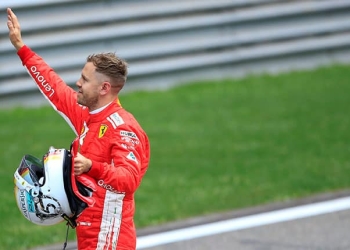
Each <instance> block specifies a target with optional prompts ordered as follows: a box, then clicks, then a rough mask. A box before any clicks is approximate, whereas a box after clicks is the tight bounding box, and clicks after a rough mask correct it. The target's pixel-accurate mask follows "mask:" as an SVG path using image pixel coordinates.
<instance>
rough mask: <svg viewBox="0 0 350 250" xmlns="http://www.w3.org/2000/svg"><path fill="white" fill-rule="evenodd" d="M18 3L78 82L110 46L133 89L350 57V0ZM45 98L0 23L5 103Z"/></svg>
mask: <svg viewBox="0 0 350 250" xmlns="http://www.w3.org/2000/svg"><path fill="white" fill-rule="evenodd" d="M38 1H39V0H38ZM11 2H12V1H11ZM47 2H48V1H47ZM2 5H3V3H2V4H1V6H2ZM14 10H15V11H16V14H17V15H18V17H19V19H20V21H21V24H22V30H23V38H24V40H25V42H26V44H28V45H29V46H30V47H32V48H33V49H34V50H35V51H36V52H38V53H39V54H40V55H42V56H43V57H44V58H45V59H46V60H47V61H48V62H49V64H50V65H51V66H52V67H53V68H54V69H55V70H56V71H57V72H58V73H60V75H61V76H62V78H63V79H64V80H65V81H66V82H67V83H68V84H70V85H72V86H73V85H74V84H75V81H76V80H77V79H78V78H79V76H80V71H81V68H82V66H83V65H84V63H85V58H86V56H87V55H89V54H91V53H96V52H102V51H115V52H117V53H118V54H119V55H120V56H122V57H124V58H125V59H126V60H127V61H128V62H129V66H130V67H129V72H130V74H129V79H128V83H127V86H126V87H125V92H126V91H132V90H135V89H155V88H157V89H158V88H168V87H170V86H173V85H175V84H181V83H186V82H188V81H194V80H202V79H216V78H225V77H241V76H244V75H246V74H249V73H263V72H270V73H277V72H281V71H289V70H293V69H304V68H314V67H317V66H321V65H328V64H332V63H348V62H349V60H350V56H349V55H350V54H349V52H350V0H336V1H335V0H318V1H311V0H310V1H307V0H294V1H285V0H216V1H212V0H192V1H185V0H182V1H167V0H162V1H161V0H138V1H137V0H135V1H127V0H124V1H111V0H110V1H107V0H106V1H92V0H84V1H68V0H66V1H57V2H56V1H50V2H49V4H48V3H46V4H41V3H39V2H37V4H34V1H32V5H28V6H24V7H18V6H17V7H15V8H14ZM1 11H2V13H4V15H1V17H0V21H1V22H2V23H3V24H5V23H6V11H5V8H4V9H3V10H1ZM33 98H34V99H33ZM28 100H30V102H29V101H28ZM43 102H44V99H43V98H42V97H40V96H39V95H38V91H37V89H36V87H35V85H34V84H33V82H32V80H31V79H30V78H29V76H28V75H27V73H26V71H25V70H24V68H23V67H22V65H21V63H20V62H19V60H18V58H17V56H16V54H15V51H14V49H13V48H12V46H11V44H10V42H9V41H8V38H7V27H6V25H0V107H6V106H8V105H13V104H18V103H25V104H28V103H30V104H31V105H37V104H41V103H43Z"/></svg>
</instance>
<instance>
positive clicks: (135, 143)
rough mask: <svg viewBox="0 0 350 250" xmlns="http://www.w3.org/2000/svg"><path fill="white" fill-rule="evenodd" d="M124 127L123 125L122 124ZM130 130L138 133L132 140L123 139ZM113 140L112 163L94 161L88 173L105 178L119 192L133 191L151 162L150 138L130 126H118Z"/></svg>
mask: <svg viewBox="0 0 350 250" xmlns="http://www.w3.org/2000/svg"><path fill="white" fill-rule="evenodd" d="M121 127H123V126H121ZM123 131H124V132H129V133H132V134H133V135H137V136H136V138H133V139H132V141H129V142H125V141H124V140H122V137H123V135H122V133H123ZM114 138H115V141H114V142H112V149H111V154H112V159H113V163H112V164H107V163H101V162H98V161H92V167H91V169H90V171H89V172H88V175H89V176H91V177H93V178H95V179H97V180H103V181H104V183H108V184H110V185H111V186H112V187H113V188H114V189H115V190H117V191H119V192H128V193H133V192H135V191H136V189H137V187H138V186H139V185H140V183H141V180H142V177H143V175H144V174H145V172H146V170H147V167H148V162H149V144H148V138H147V136H146V135H145V134H144V133H141V132H140V131H137V130H132V129H130V128H128V129H125V127H124V129H123V128H120V127H118V128H117V129H116V130H115V133H114Z"/></svg>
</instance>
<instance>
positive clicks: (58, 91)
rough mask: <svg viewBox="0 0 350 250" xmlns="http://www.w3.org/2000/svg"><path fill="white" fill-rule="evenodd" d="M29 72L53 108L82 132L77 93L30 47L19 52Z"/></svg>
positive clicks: (75, 128)
mask: <svg viewBox="0 0 350 250" xmlns="http://www.w3.org/2000/svg"><path fill="white" fill-rule="evenodd" d="M17 54H18V56H19V58H20V59H21V61H22V63H23V65H24V66H25V67H26V68H27V70H28V73H29V74H30V76H31V77H32V78H33V79H34V81H35V82H36V84H37V86H38V88H39V89H40V91H41V93H42V94H43V95H44V96H45V97H46V99H47V100H48V101H49V102H50V104H51V105H52V106H53V108H54V109H55V110H56V111H58V113H59V114H60V115H61V116H62V117H63V118H64V119H65V120H66V121H67V123H68V124H69V125H70V126H71V128H72V129H73V131H74V132H75V133H76V134H79V132H80V126H81V124H80V117H81V115H82V112H83V108H82V107H81V106H80V105H79V104H77V94H76V92H75V91H74V90H73V89H72V88H70V87H69V86H68V85H67V84H66V83H65V82H64V81H63V80H62V79H61V78H60V77H59V75H57V73H56V72H55V71H54V70H53V69H52V68H51V67H50V66H49V65H48V64H47V63H46V62H45V61H44V60H43V59H42V58H41V57H40V56H39V55H37V54H36V53H35V52H34V51H32V50H31V49H30V48H29V47H27V46H23V47H22V48H21V49H20V50H18V52H17Z"/></svg>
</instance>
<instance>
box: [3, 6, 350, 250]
mask: <svg viewBox="0 0 350 250" xmlns="http://www.w3.org/2000/svg"><path fill="white" fill-rule="evenodd" d="M7 7H11V8H12V9H13V10H14V12H15V14H16V15H17V16H18V18H19V21H20V23H21V28H22V36H23V39H24V41H25V43H26V44H27V45H28V46H30V47H31V48H32V49H33V50H34V51H35V52H37V53H38V54H40V55H41V56H42V57H43V58H44V59H45V60H46V61H47V62H48V63H49V64H50V65H51V67H52V68H54V69H55V71H56V72H57V73H58V74H60V76H61V77H62V78H63V80H64V81H65V82H66V83H67V84H69V85H70V86H72V87H73V88H74V85H75V82H76V80H77V79H78V78H79V77H80V74H81V69H82V67H83V65H84V64H85V61H86V57H87V56H88V55H89V54H93V53H98V52H109V51H112V52H116V53H117V54H118V55H119V56H120V57H123V58H124V59H126V60H127V62H128V63H129V78H128V81H127V84H126V86H125V89H124V90H123V93H121V97H120V99H121V102H122V104H123V106H124V107H125V108H126V109H127V110H129V111H131V112H132V113H133V114H134V115H135V116H136V118H137V119H138V120H139V122H140V123H141V125H142V126H143V127H144V129H145V131H146V132H147V133H148V135H149V137H150V141H151V151H152V157H151V164H150V167H149V170H148V172H147V174H146V176H145V178H144V180H143V182H142V184H141V186H140V189H139V190H138V191H137V193H136V207H137V208H136V215H135V223H136V225H137V229H138V230H139V229H143V228H147V227H150V226H158V225H164V224H166V223H168V222H173V221H178V220H185V219H188V218H193V217H198V216H205V215H211V214H216V213H224V212H228V211H232V210H236V209H243V208H248V207H252V206H257V205H261V204H270V203H272V202H284V201H290V200H294V199H298V198H303V197H308V196H310V195H314V194H319V193H325V192H331V193H332V192H338V191H342V192H343V191H344V190H345V192H347V191H348V190H349V187H350V179H349V178H348V176H347V174H344V173H348V171H349V170H350V160H349V153H350V147H349V141H350V133H349V127H350V115H349V108H348V107H349V106H350V98H349V93H350V84H349V82H348V79H349V63H350V0H215V1H212V0H186V1H185V0H180V1H175V0H133V1H130V0H128V1H127V0H118V1H116V0H115V1H112V0H106V1H99V0H94V1H92V0H74V1H73V0H46V1H45V0H27V1H26V0H1V1H0V13H2V14H0V160H1V163H2V167H1V168H0V177H1V182H0V189H1V193H0V199H1V203H2V206H1V207H0V223H1V224H0V225H1V227H2V233H1V235H0V249H16V250H24V249H32V248H33V247H36V246H41V245H47V244H60V246H62V244H61V243H63V241H64V239H65V232H66V231H65V230H66V227H65V225H64V224H63V223H62V224H60V225H57V226H53V227H48V228H46V227H40V226H37V225H34V224H32V223H30V222H29V221H27V220H26V219H25V218H24V217H23V216H22V215H21V214H20V212H19V210H18V209H17V207H16V203H15V199H14V196H13V185H14V184H13V173H14V171H15V169H16V167H17V166H18V164H19V162H20V160H21V158H22V156H23V155H24V154H32V155H34V156H36V157H41V155H43V154H44V153H45V152H46V151H47V150H48V148H49V146H55V147H56V148H67V147H68V146H69V145H70V142H71V141H72V140H73V138H74V134H73V132H72V131H71V130H70V128H69V127H68V126H67V124H66V123H65V121H64V120H63V119H62V118H61V117H60V116H59V115H58V114H57V113H56V112H54V111H53V110H52V108H51V107H49V106H48V105H47V103H46V100H45V98H44V97H42V96H41V94H40V93H39V91H38V90H37V87H36V86H35V84H34V83H33V80H32V79H31V78H30V77H29V76H28V74H27V72H26V70H25V68H24V67H23V66H22V65H21V62H20V60H19V59H18V57H17V55H16V53H15V50H14V48H13V47H12V45H11V43H10V42H9V39H8V29H7V26H6V19H7V15H6V8H7ZM139 232H140V231H139ZM69 240H71V241H73V242H74V240H75V235H74V231H73V230H71V231H70V232H69ZM58 249H60V248H58ZM213 249H215V248H213ZM315 249H316V248H315ZM319 249H320V248H319ZM330 249H332V248H330Z"/></svg>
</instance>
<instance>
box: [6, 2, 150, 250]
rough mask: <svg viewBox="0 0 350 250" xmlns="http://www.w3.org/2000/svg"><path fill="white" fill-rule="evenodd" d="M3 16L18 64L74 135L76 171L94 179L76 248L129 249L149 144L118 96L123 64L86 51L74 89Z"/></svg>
mask: <svg viewBox="0 0 350 250" xmlns="http://www.w3.org/2000/svg"><path fill="white" fill-rule="evenodd" d="M7 17H8V20H7V26H8V29H9V38H10V41H11V43H12V45H13V46H14V47H15V49H16V50H17V54H18V56H19V58H20V59H21V61H22V63H23V65H24V66H25V67H26V69H27V71H28V73H29V74H30V76H31V77H32V78H33V79H34V81H35V82H36V84H37V86H38V88H39V90H40V91H41V93H42V94H43V95H44V96H45V97H46V99H47V100H48V101H49V103H50V104H51V105H52V106H53V108H54V109H55V110H56V111H57V112H58V113H59V114H60V115H61V116H62V117H63V118H64V119H65V120H66V121H67V123H68V124H69V125H70V127H71V128H72V129H73V131H74V132H75V134H76V135H77V138H76V139H75V141H74V142H73V143H77V144H78V145H77V148H79V153H78V154H77V155H76V157H75V158H74V173H75V175H77V176H79V175H86V177H87V178H91V179H92V180H93V181H94V182H95V183H96V184H97V185H96V186H97V189H96V191H95V192H94V193H93V197H94V199H95V204H94V205H93V206H91V207H88V208H86V209H85V210H84V211H83V212H82V214H81V215H80V216H79V217H78V219H77V227H76V235H77V243H78V249H79V250H92V249H103V250H109V249H113V250H115V249H118V250H131V249H132V250H134V249H135V248H136V229H135V225H134V210H135V202H134V193H135V191H136V190H137V188H138V187H139V185H140V183H141V180H142V178H143V176H144V174H145V172H146V170H147V168H148V164H149V158H150V145H149V140H148V137H147V135H146V133H145V132H144V130H143V129H142V128H141V126H140V125H139V123H138V122H137V121H136V119H135V118H134V116H133V115H132V114H130V113H129V112H127V111H126V110H125V109H124V108H123V107H122V106H121V104H120V102H119V99H118V93H119V91H120V90H121V89H122V88H123V86H124V84H125V81H126V78H127V63H126V62H125V61H124V60H122V59H120V58H119V57H118V56H116V55H115V54H114V53H100V54H93V55H90V56H88V57H87V60H86V64H85V65H84V67H83V69H82V72H81V77H80V79H79V80H78V81H77V82H76V86H77V88H78V91H77V92H76V91H74V90H73V89H72V88H70V87H69V86H68V85H67V84H66V83H65V82H64V81H63V80H62V79H61V78H60V76H59V75H57V74H56V73H55V72H54V70H53V69H52V68H50V66H49V65H48V64H47V63H46V62H45V61H44V60H43V59H42V58H41V57H40V56H39V55H37V54H36V53H35V52H34V51H33V50H31V49H30V48H29V47H28V46H26V45H25V44H24V42H23V40H22V36H21V29H20V23H19V21H18V19H17V17H16V15H15V14H14V12H13V11H12V10H11V9H10V8H8V9H7Z"/></svg>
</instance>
